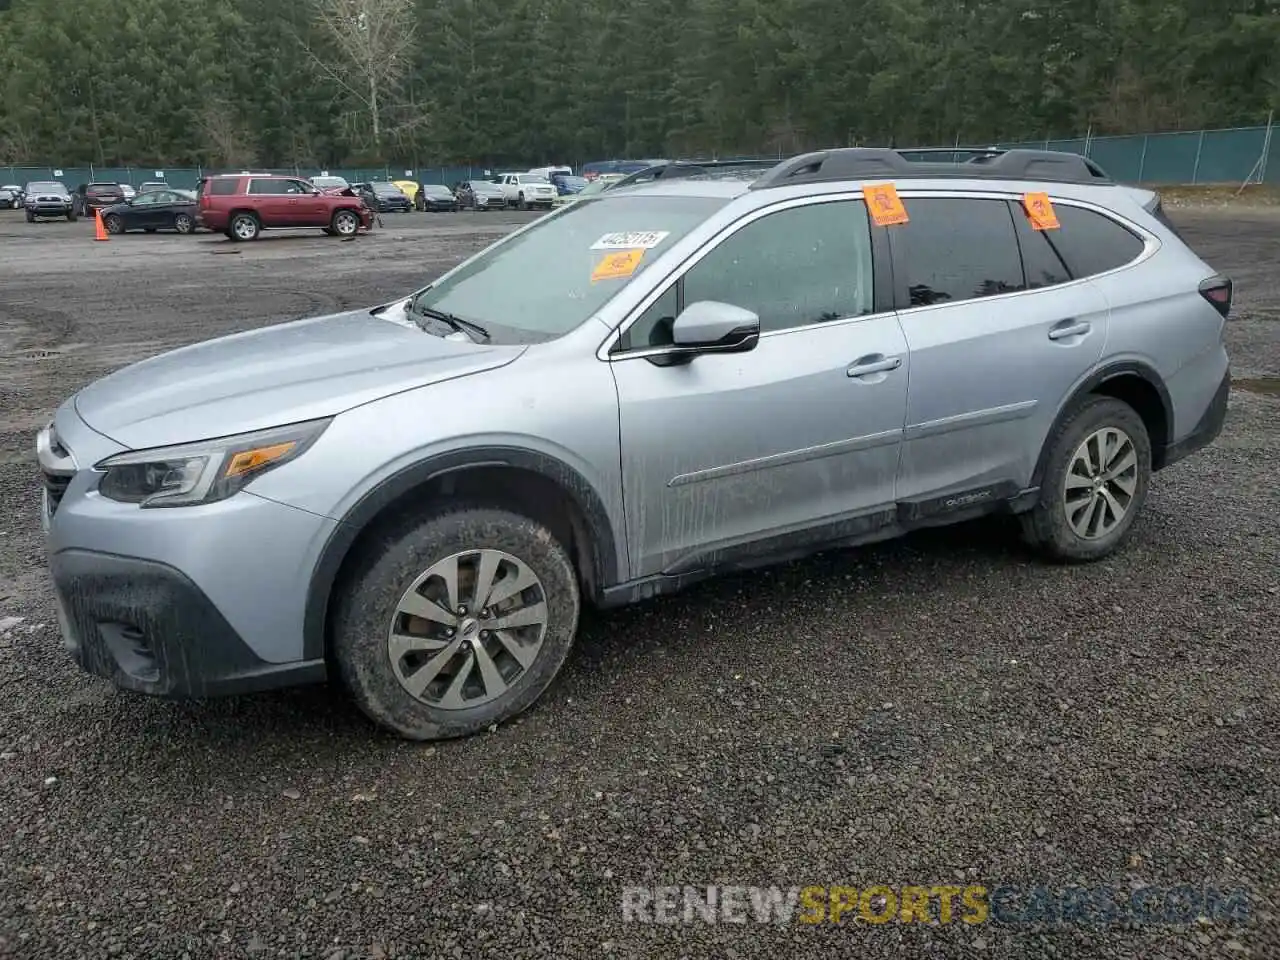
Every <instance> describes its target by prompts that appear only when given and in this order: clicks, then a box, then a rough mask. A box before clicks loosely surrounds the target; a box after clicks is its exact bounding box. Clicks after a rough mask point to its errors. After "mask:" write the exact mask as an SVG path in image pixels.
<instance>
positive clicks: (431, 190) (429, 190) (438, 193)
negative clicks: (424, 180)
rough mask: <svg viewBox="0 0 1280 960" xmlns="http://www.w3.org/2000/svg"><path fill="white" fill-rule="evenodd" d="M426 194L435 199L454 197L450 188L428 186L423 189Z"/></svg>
mask: <svg viewBox="0 0 1280 960" xmlns="http://www.w3.org/2000/svg"><path fill="white" fill-rule="evenodd" d="M422 192H423V193H424V194H430V195H431V196H433V197H452V196H453V193H452V191H450V190H449V188H448V187H437V186H432V185H431V184H427V185H426V186H424V187H423V188H422Z"/></svg>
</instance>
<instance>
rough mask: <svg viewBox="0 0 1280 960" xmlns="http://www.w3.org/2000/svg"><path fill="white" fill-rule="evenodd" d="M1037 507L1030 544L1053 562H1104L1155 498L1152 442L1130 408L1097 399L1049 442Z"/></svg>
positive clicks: (1028, 528)
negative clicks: (1149, 497)
mask: <svg viewBox="0 0 1280 960" xmlns="http://www.w3.org/2000/svg"><path fill="white" fill-rule="evenodd" d="M1049 444H1050V446H1049V459H1048V462H1047V463H1046V465H1045V470H1044V476H1043V478H1042V479H1041V483H1040V494H1039V498H1038V500H1037V502H1036V505H1035V507H1034V508H1032V510H1031V511H1030V512H1028V513H1025V514H1023V515H1022V529H1023V533H1024V535H1025V537H1026V539H1027V541H1028V542H1029V543H1030V544H1032V545H1033V546H1034V547H1036V548H1037V549H1038V550H1039V551H1040V552H1041V553H1043V554H1044V555H1046V556H1047V557H1048V558H1050V559H1053V560H1058V561H1062V562H1069V563H1079V562H1085V561H1090V560H1099V559H1101V558H1103V557H1105V556H1107V555H1108V554H1110V553H1112V552H1114V551H1115V550H1116V548H1118V547H1119V546H1120V545H1121V543H1123V542H1124V540H1125V539H1126V538H1127V536H1128V533H1129V530H1130V529H1131V528H1132V527H1133V522H1134V520H1135V519H1136V518H1137V515H1138V512H1139V511H1140V510H1141V509H1142V505H1143V504H1144V503H1145V502H1146V499H1147V487H1148V484H1149V482H1150V479H1151V439H1150V437H1149V436H1148V435H1147V428H1146V425H1145V424H1144V423H1143V422H1142V418H1141V417H1140V416H1138V414H1137V412H1136V411H1135V410H1134V409H1133V408H1132V407H1130V406H1129V405H1128V404H1127V403H1123V402H1121V401H1119V400H1115V399H1113V398H1111V397H1092V398H1090V399H1089V400H1086V401H1085V402H1084V403H1082V404H1081V405H1080V406H1079V407H1077V408H1076V409H1075V411H1074V412H1073V413H1072V414H1071V415H1070V416H1068V417H1067V418H1066V420H1065V421H1064V422H1063V423H1062V424H1060V425H1059V426H1058V427H1057V428H1056V430H1055V431H1054V434H1053V436H1052V437H1051V438H1050V440H1049Z"/></svg>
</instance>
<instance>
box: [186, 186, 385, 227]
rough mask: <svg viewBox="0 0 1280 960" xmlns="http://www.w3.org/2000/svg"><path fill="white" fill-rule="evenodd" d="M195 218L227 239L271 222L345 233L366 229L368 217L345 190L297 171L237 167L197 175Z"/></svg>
mask: <svg viewBox="0 0 1280 960" xmlns="http://www.w3.org/2000/svg"><path fill="white" fill-rule="evenodd" d="M196 223H198V224H199V225H200V226H202V227H204V228H205V229H207V230H214V231H217V232H219V233H225V234H226V235H227V236H228V237H230V238H231V239H232V240H256V239H257V237H258V234H259V233H260V232H261V231H263V230H266V229H269V228H272V227H320V228H321V229H323V230H324V232H325V233H327V234H329V235H330V236H335V237H351V236H354V235H355V234H356V232H357V231H358V230H359V229H360V228H361V227H364V228H365V229H366V230H367V229H369V227H370V226H371V225H372V223H373V217H372V215H371V214H370V213H369V210H368V208H367V207H365V205H364V202H363V201H362V200H361V199H360V198H359V197H358V196H356V195H355V194H354V193H353V192H351V191H349V190H343V191H331V192H325V191H322V190H321V189H320V188H319V187H317V186H316V185H315V184H313V183H310V182H308V181H306V180H301V179H298V178H297V177H283V176H279V175H273V174H269V173H238V174H221V175H219V176H212V177H205V178H204V179H203V180H201V181H200V186H199V188H198V189H197V190H196Z"/></svg>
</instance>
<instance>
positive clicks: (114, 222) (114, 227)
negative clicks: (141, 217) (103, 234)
mask: <svg viewBox="0 0 1280 960" xmlns="http://www.w3.org/2000/svg"><path fill="white" fill-rule="evenodd" d="M102 225H103V226H104V227H106V228H107V233H124V221H123V220H121V219H120V218H119V217H117V216H116V215H115V214H114V213H110V214H107V216H106V217H105V218H104V219H103V221H102Z"/></svg>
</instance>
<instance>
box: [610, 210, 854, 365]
mask: <svg viewBox="0 0 1280 960" xmlns="http://www.w3.org/2000/svg"><path fill="white" fill-rule="evenodd" d="M872 294H873V287H872V257H871V234H870V231H869V228H868V223H867V210H866V205H865V204H864V203H863V202H862V201H861V200H839V201H829V202H826V203H812V204H807V205H805V206H802V207H793V208H791V209H788V210H780V211H778V212H777V213H771V214H769V215H768V216H765V217H761V218H760V219H759V220H756V221H754V222H752V223H749V224H748V225H747V226H745V227H743V228H742V229H740V230H738V231H737V232H735V233H733V234H731V235H730V236H729V237H727V238H726V239H725V240H723V241H721V243H720V244H719V245H718V246H716V247H715V248H714V249H713V250H711V252H710V253H708V254H707V255H706V256H705V257H703V258H702V259H701V260H700V261H698V262H697V263H696V264H694V265H693V267H692V268H690V269H689V271H688V272H687V273H685V275H684V276H683V277H682V278H681V279H680V280H679V281H678V283H676V284H673V285H672V287H671V288H670V290H669V291H668V292H667V293H664V294H663V296H662V297H661V298H659V299H658V301H657V302H655V303H654V304H653V305H652V306H651V307H649V308H648V309H647V310H646V311H645V312H644V314H643V315H641V317H640V318H639V319H638V320H637V321H636V322H635V324H633V325H632V326H631V328H630V329H629V330H628V331H627V333H626V334H625V335H624V337H623V340H622V341H621V342H620V344H619V348H620V349H622V350H627V349H634V348H644V347H655V346H666V345H668V344H670V343H672V337H671V323H672V321H673V320H674V319H675V316H676V315H677V314H678V312H679V311H680V310H683V309H684V308H685V307H687V306H688V305H689V304H691V303H696V302H698V301H699V300H718V301H721V302H723V303H731V304H733V305H734V306H737V307H742V308H744V309H747V310H750V311H752V312H753V313H755V314H757V315H758V316H759V317H760V329H761V331H765V332H767V331H770V330H787V329H791V328H793V327H803V326H808V325H810V324H815V323H826V322H828V321H831V320H843V319H846V318H849V317H858V316H863V315H865V314H868V313H871V312H872V311H873V309H874V307H873V303H874V300H873V299H872Z"/></svg>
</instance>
